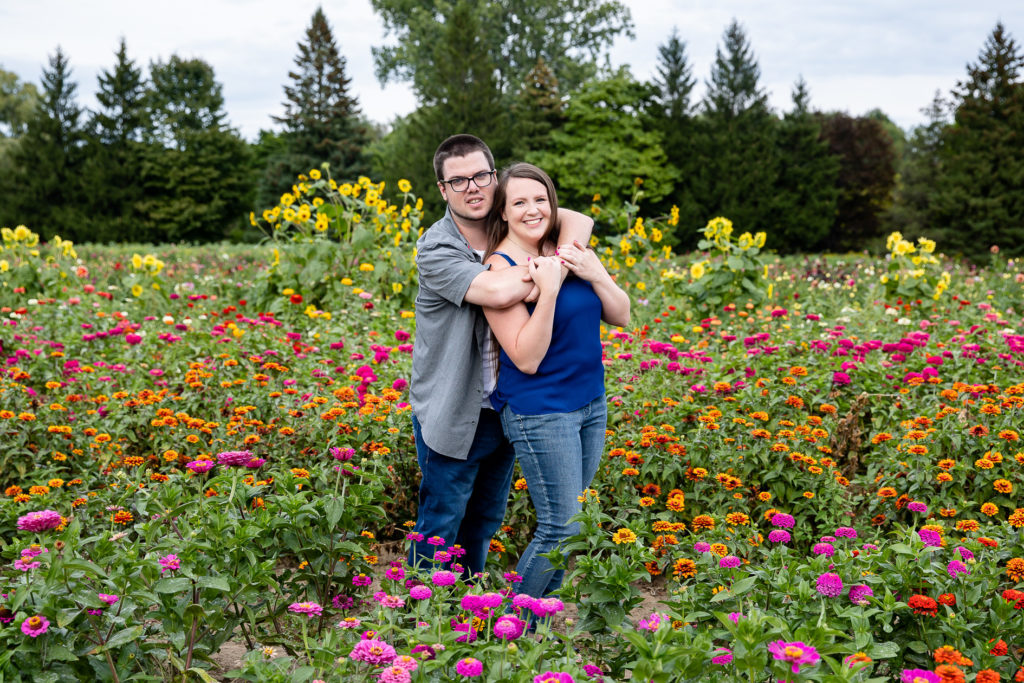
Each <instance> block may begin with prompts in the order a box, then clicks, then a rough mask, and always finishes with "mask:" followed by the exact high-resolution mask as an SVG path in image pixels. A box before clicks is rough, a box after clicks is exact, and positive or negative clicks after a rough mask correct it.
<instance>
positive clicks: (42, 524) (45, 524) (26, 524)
mask: <svg viewBox="0 0 1024 683" xmlns="http://www.w3.org/2000/svg"><path fill="white" fill-rule="evenodd" d="M60 521H61V520H60V513H59V512H57V511H56V510H38V511H36V512H30V513H28V514H27V515H22V516H21V517H19V518H18V528H19V529H21V530H22V531H32V532H35V533H39V532H41V531H49V530H50V529H56V528H57V527H59V526H60ZM47 623H49V622H47Z"/></svg>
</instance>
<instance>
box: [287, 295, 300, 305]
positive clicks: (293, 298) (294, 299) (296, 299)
mask: <svg viewBox="0 0 1024 683" xmlns="http://www.w3.org/2000/svg"><path fill="white" fill-rule="evenodd" d="M288 300H289V301H291V302H292V303H293V304H301V303H302V295H301V294H292V295H291V297H290V298H289V299H288Z"/></svg>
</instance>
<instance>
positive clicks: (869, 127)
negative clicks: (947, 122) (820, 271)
mask: <svg viewBox="0 0 1024 683" xmlns="http://www.w3.org/2000/svg"><path fill="white" fill-rule="evenodd" d="M821 135H822V137H823V138H824V139H825V140H826V141H827V142H828V146H829V151H830V152H831V153H832V154H834V155H835V156H837V157H838V158H839V176H838V178H837V188H838V191H839V196H838V199H837V202H836V209H837V210H836V217H835V221H834V222H833V224H832V227H831V229H830V230H829V233H828V235H827V236H826V237H825V240H824V242H823V243H819V245H818V246H819V247H820V248H824V249H827V250H829V251H848V250H853V249H858V248H863V247H864V246H865V245H867V244H869V243H871V241H872V240H873V239H875V238H878V237H881V230H882V222H881V216H882V214H883V212H884V211H885V210H886V209H887V208H888V207H889V206H890V204H891V201H892V190H893V187H894V184H895V179H896V167H895V162H896V159H895V154H894V152H893V146H892V139H891V138H890V137H889V134H888V133H886V132H885V128H884V127H883V126H882V124H881V123H879V122H878V121H877V120H875V119H871V118H865V117H858V118H854V117H851V116H847V115H846V114H828V115H824V116H822V117H821Z"/></svg>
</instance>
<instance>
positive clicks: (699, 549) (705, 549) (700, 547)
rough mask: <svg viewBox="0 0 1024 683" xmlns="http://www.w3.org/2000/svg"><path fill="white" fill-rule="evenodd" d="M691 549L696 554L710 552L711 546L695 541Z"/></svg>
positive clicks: (704, 542)
mask: <svg viewBox="0 0 1024 683" xmlns="http://www.w3.org/2000/svg"><path fill="white" fill-rule="evenodd" d="M693 549H694V550H696V551H697V552H698V553H707V552H711V544H710V543H708V542H706V541H697V542H696V543H694V544H693Z"/></svg>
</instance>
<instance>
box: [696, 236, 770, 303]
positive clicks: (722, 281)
mask: <svg viewBox="0 0 1024 683" xmlns="http://www.w3.org/2000/svg"><path fill="white" fill-rule="evenodd" d="M732 232H733V228H732V221H730V220H729V219H728V218H722V217H717V218H712V219H711V220H710V221H708V224H707V226H705V227H704V230H703V234H704V239H702V240H701V241H700V242H698V243H697V248H698V249H700V250H701V251H705V252H707V251H711V250H714V251H716V252H718V253H717V254H709V255H708V258H705V259H704V260H702V261H697V262H696V263H694V264H693V265H691V266H690V277H692V278H693V282H692V283H690V285H689V286H688V287H687V288H686V289H685V290H684V291H685V292H686V294H688V295H689V296H690V297H692V298H693V300H694V301H695V302H696V303H698V304H700V305H701V306H703V307H707V308H718V307H719V306H725V305H729V304H732V303H733V302H735V301H737V300H740V301H742V300H747V301H752V302H754V303H760V302H761V301H763V300H764V299H765V298H766V297H767V296H768V295H769V292H770V289H771V285H769V284H768V283H766V282H765V279H764V273H765V272H766V271H767V264H766V263H765V261H764V259H763V258H761V257H760V253H761V249H762V248H763V247H764V244H765V240H766V238H767V236H766V235H765V233H764V232H758V233H756V234H754V235H751V234H750V233H749V232H745V233H743V234H742V235H740V236H739V238H737V239H736V241H735V242H734V241H733V236H732Z"/></svg>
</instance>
